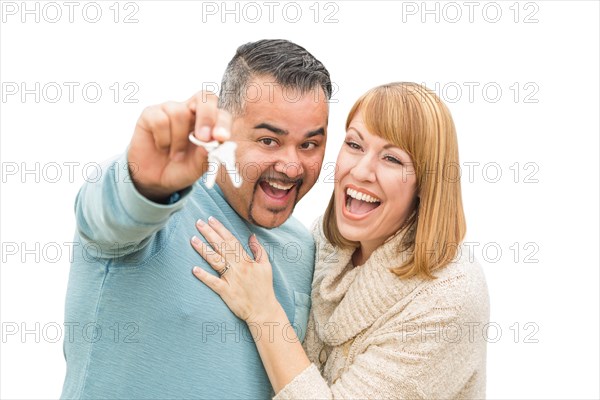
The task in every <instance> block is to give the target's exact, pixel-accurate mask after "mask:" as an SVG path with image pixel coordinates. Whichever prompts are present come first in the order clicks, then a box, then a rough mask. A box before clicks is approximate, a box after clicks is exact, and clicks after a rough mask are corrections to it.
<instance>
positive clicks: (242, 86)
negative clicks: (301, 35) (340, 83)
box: [219, 39, 331, 116]
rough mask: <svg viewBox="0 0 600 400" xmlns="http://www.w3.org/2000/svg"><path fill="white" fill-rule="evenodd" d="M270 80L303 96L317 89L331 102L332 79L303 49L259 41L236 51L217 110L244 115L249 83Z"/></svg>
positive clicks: (276, 41) (285, 41)
mask: <svg viewBox="0 0 600 400" xmlns="http://www.w3.org/2000/svg"><path fill="white" fill-rule="evenodd" d="M259 76H272V77H273V78H274V80H275V82H273V83H277V84H279V85H281V86H282V87H284V88H286V89H298V90H300V93H302V94H304V93H306V92H308V91H310V90H313V89H315V88H317V87H320V88H321V89H323V92H324V93H325V96H326V98H327V99H330V98H331V79H330V77H329V72H328V71H327V69H326V68H325V66H324V65H323V64H322V63H321V62H320V61H319V60H317V59H316V58H315V57H314V56H313V55H312V54H310V53H309V52H308V51H306V49H304V48H303V47H301V46H298V45H297V44H295V43H292V42H290V41H287V40H282V39H276V40H259V41H257V42H251V43H246V44H244V45H242V46H240V47H238V49H237V51H236V53H235V56H233V58H232V59H231V61H230V62H229V64H228V65H227V69H225V73H224V74H223V80H222V81H221V92H220V94H219V108H222V109H225V110H227V111H229V112H230V113H231V114H233V115H234V116H239V115H242V114H243V112H244V106H245V102H244V98H245V95H246V87H247V85H248V82H250V80H252V79H253V78H255V77H259Z"/></svg>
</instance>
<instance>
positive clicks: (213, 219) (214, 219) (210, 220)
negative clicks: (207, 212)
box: [208, 216, 217, 224]
mask: <svg viewBox="0 0 600 400" xmlns="http://www.w3.org/2000/svg"><path fill="white" fill-rule="evenodd" d="M215 222H217V219H216V218H215V217H213V216H210V217H208V223H209V224H214V223H215Z"/></svg>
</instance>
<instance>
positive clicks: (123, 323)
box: [62, 40, 331, 399]
mask: <svg viewBox="0 0 600 400" xmlns="http://www.w3.org/2000/svg"><path fill="white" fill-rule="evenodd" d="M330 96H331V82H330V78H329V73H328V72H327V70H326V69H325V67H324V66H323V65H322V64H321V63H320V62H319V61H318V60H316V59H315V58H314V57H313V56H312V55H311V54H310V53H308V52H307V51H306V50H305V49H303V48H302V47H300V46H297V45H295V44H293V43H290V42H287V41H284V40H262V41H258V42H255V43H248V44H246V45H243V46H241V47H240V48H238V50H237V53H236V55H235V56H234V58H233V59H232V60H231V62H230V63H229V65H228V67H227V70H226V72H225V75H224V77H223V82H222V86H221V93H220V97H219V99H218V100H217V98H216V96H214V95H211V94H207V93H198V94H196V95H194V96H193V97H192V98H190V99H189V100H188V101H186V102H182V103H177V102H169V103H164V104H161V105H157V106H152V107H149V108H147V109H145V110H144V111H143V113H142V115H141V116H140V118H139V120H138V122H137V125H136V127H135V131H134V134H133V137H132V139H131V143H130V145H129V148H128V150H127V153H126V154H125V155H123V156H122V157H121V158H119V159H118V160H117V161H116V162H114V163H113V164H111V165H110V166H109V167H107V168H106V170H105V171H104V174H103V176H102V179H101V180H99V181H98V182H96V183H87V184H86V185H84V186H83V188H82V189H81V191H80V192H79V194H78V197H77V200H76V207H75V211H76V217H77V233H76V240H77V241H79V242H80V243H81V244H82V246H81V249H82V251H77V250H76V251H74V260H73V263H72V266H71V272H70V277H69V287H68V291H67V300H66V317H65V324H66V325H67V326H69V327H73V328H72V329H71V331H70V332H72V333H73V334H72V335H68V336H67V337H66V338H65V344H64V350H65V358H66V360H67V374H66V378H65V383H64V387H63V393H62V398H132V399H151V398H178V399H182V398H211V399H214V398H252V399H259V398H268V397H270V396H272V394H273V392H272V389H271V385H270V384H269V380H268V378H267V375H266V373H265V371H264V369H263V367H262V363H261V360H260V357H259V356H258V353H257V350H256V347H255V345H254V341H253V338H252V334H251V333H250V332H249V330H248V328H247V327H246V325H245V324H244V323H243V322H242V321H240V320H238V319H237V318H236V317H235V316H234V315H233V314H232V313H231V312H230V311H229V309H228V308H227V306H226V305H225V304H224V303H223V302H222V301H221V299H220V298H219V297H218V296H217V295H215V294H214V293H213V292H212V291H211V290H210V289H208V288H207V287H205V286H203V285H199V284H198V281H197V280H196V279H195V278H194V276H193V275H192V273H191V270H192V267H193V266H194V265H198V266H201V267H202V268H204V269H205V270H207V271H211V273H214V272H212V269H211V268H210V266H208V264H206V263H205V262H204V260H202V259H201V257H199V256H198V254H197V253H196V252H195V251H194V249H193V248H192V246H191V245H190V239H191V238H192V236H194V235H197V234H198V233H197V231H196V229H195V223H196V221H197V220H199V219H201V220H203V221H207V220H208V218H209V217H210V216H214V217H216V218H217V219H218V220H219V221H221V222H222V223H224V224H225V226H226V227H227V228H228V229H229V230H231V231H232V232H233V233H234V234H235V235H236V236H237V238H238V239H239V240H240V242H242V243H248V239H249V237H250V235H251V234H252V233H254V234H256V236H257V238H258V240H259V241H260V242H261V243H262V244H263V245H264V246H265V248H266V249H267V250H268V252H269V257H270V259H271V263H272V265H273V281H274V286H275V292H276V295H277V297H278V299H279V301H280V302H281V303H282V305H283V307H284V309H285V311H286V313H287V314H288V317H289V318H290V321H292V322H293V324H294V328H295V329H296V331H297V333H298V335H299V337H300V339H301V340H302V338H303V336H304V332H305V331H306V329H305V328H306V323H307V318H308V308H309V306H310V305H309V295H310V286H311V281H312V272H313V268H314V265H313V260H314V244H313V242H312V239H311V237H310V234H309V233H308V231H307V230H306V229H304V228H303V227H302V225H301V224H300V223H299V222H298V221H296V220H295V219H294V218H290V216H291V214H292V211H293V209H294V205H295V204H296V202H297V201H298V200H300V199H301V198H302V197H303V196H304V195H305V194H306V193H307V192H308V190H310V188H311V187H312V186H313V185H314V183H315V182H316V180H317V178H318V176H319V172H320V169H321V163H322V161H323V156H324V151H325V142H326V134H327V119H328V105H327V99H328V98H329V97H330ZM218 106H219V107H218ZM223 110H227V111H223ZM190 132H194V135H195V136H196V138H197V139H199V140H201V141H211V140H213V139H217V140H219V141H223V140H226V139H228V138H229V136H230V135H231V140H233V141H234V142H236V143H237V151H236V157H237V162H238V167H239V172H240V173H241V176H242V179H243V182H242V184H241V187H240V188H239V189H237V188H235V187H234V182H232V180H231V179H232V178H231V177H230V176H229V175H228V174H227V171H226V170H225V168H224V167H223V166H222V167H221V168H220V169H219V172H218V179H217V185H216V186H215V187H214V188H212V189H208V188H207V187H206V186H205V185H204V183H203V179H204V178H206V176H205V177H204V178H203V179H200V178H201V177H202V175H203V174H204V173H205V172H207V171H208V173H216V172H215V171H214V170H209V165H208V163H207V153H206V150H204V149H203V148H202V147H198V146H196V145H194V144H192V143H190V141H189V140H188V134H189V133H190ZM230 132H231V133H230ZM233 251H235V250H233ZM235 252H236V254H237V255H238V256H239V255H240V254H241V251H239V249H238V251H235ZM249 254H251V253H249ZM257 328H258V329H262V331H261V334H264V335H268V334H269V329H268V327H262V328H261V327H257ZM252 333H254V334H256V332H252ZM290 337H293V335H292V334H290Z"/></svg>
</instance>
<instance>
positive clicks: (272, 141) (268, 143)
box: [258, 138, 277, 147]
mask: <svg viewBox="0 0 600 400" xmlns="http://www.w3.org/2000/svg"><path fill="white" fill-rule="evenodd" d="M258 141H259V142H261V143H262V144H264V145H265V146H269V147H272V146H273V145H275V144H277V141H275V139H272V138H262V139H258Z"/></svg>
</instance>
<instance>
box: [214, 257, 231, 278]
mask: <svg viewBox="0 0 600 400" xmlns="http://www.w3.org/2000/svg"><path fill="white" fill-rule="evenodd" d="M229 268H231V264H229V263H228V262H227V261H225V267H223V269H221V270H219V271H217V273H218V274H219V277H221V278H222V277H223V275H225V274H226V273H227V271H229Z"/></svg>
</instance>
